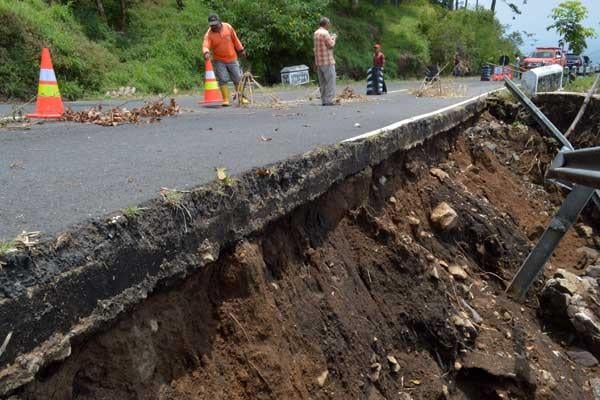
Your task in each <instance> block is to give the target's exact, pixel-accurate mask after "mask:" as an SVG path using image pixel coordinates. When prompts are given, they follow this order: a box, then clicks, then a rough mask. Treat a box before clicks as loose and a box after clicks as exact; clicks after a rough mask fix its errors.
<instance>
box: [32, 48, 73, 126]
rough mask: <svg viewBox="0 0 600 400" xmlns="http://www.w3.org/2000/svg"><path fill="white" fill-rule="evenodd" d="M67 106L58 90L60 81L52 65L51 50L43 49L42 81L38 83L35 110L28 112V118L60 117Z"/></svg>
mask: <svg viewBox="0 0 600 400" xmlns="http://www.w3.org/2000/svg"><path fill="white" fill-rule="evenodd" d="M64 112H65V108H64V106H63V102H62V99H61V97H60V91H59V90H58V82H57V81H56V75H55V74H54V68H53V67H52V59H51V58H50V50H49V49H48V48H43V49H42V61H41V63H40V82H39V85H38V95H37V103H36V106H35V112H34V113H32V114H27V117H28V118H46V119H51V118H60V117H62V116H63V114H64Z"/></svg>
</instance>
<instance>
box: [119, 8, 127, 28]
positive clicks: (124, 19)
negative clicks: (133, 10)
mask: <svg viewBox="0 0 600 400" xmlns="http://www.w3.org/2000/svg"><path fill="white" fill-rule="evenodd" d="M126 3H127V0H121V1H120V4H121V23H120V26H121V32H123V33H126V32H127V4H126Z"/></svg>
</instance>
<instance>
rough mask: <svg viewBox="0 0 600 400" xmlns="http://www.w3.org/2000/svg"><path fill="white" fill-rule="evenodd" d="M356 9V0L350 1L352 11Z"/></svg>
mask: <svg viewBox="0 0 600 400" xmlns="http://www.w3.org/2000/svg"><path fill="white" fill-rule="evenodd" d="M357 8H358V0H352V9H353V10H356V9H357Z"/></svg>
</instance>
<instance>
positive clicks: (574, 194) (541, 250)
mask: <svg viewBox="0 0 600 400" xmlns="http://www.w3.org/2000/svg"><path fill="white" fill-rule="evenodd" d="M593 194H594V189H593V188H590V187H587V186H575V188H573V190H572V191H571V193H569V195H568V196H567V198H566V199H565V201H564V202H563V203H562V205H561V206H560V209H559V210H558V213H557V214H556V215H555V216H554V218H552V221H550V225H549V226H548V228H546V231H545V232H544V234H543V235H542V237H541V238H540V240H539V242H538V243H537V245H536V246H535V248H534V249H533V251H532V252H531V253H530V254H529V256H528V257H527V259H526V260H525V262H524V263H523V265H522V266H521V268H520V269H519V272H517V274H516V275H515V277H514V278H513V280H512V282H511V283H510V285H509V286H508V289H507V291H508V292H511V293H512V294H513V295H514V296H515V298H516V300H518V301H521V300H523V299H524V298H525V294H526V293H527V291H528V290H529V288H530V287H531V285H532V284H533V282H535V279H536V278H537V276H538V275H539V274H540V272H542V270H543V269H544V265H546V262H547V261H548V260H549V259H550V257H551V256H552V253H554V249H555V248H556V246H558V244H559V243H560V241H561V240H562V238H563V236H564V235H565V234H566V233H567V231H568V230H569V228H571V226H573V224H574V223H575V222H576V221H577V217H578V216H579V214H581V211H583V209H584V208H585V206H586V205H587V203H588V202H589V201H590V198H591V197H592V195H593Z"/></svg>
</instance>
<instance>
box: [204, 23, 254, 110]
mask: <svg viewBox="0 0 600 400" xmlns="http://www.w3.org/2000/svg"><path fill="white" fill-rule="evenodd" d="M208 25H209V26H210V28H209V29H208V31H207V32H206V35H204V43H203V45H202V52H203V53H204V59H206V60H208V59H210V53H211V52H212V56H213V66H214V69H215V75H216V76H217V80H218V81H219V87H220V88H221V94H222V95H223V105H224V106H228V105H229V88H228V86H227V82H229V80H231V81H232V82H233V84H234V85H235V87H236V88H237V87H238V85H239V84H240V81H241V79H242V70H241V68H240V63H239V61H238V53H239V54H240V55H242V56H244V57H245V56H246V51H245V50H244V46H243V45H242V42H240V39H238V36H237V33H235V29H233V27H232V26H231V25H229V24H228V23H225V22H221V20H220V19H219V17H218V16H217V15H216V14H211V15H210V16H209V17H208Z"/></svg>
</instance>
